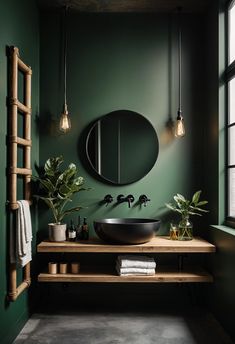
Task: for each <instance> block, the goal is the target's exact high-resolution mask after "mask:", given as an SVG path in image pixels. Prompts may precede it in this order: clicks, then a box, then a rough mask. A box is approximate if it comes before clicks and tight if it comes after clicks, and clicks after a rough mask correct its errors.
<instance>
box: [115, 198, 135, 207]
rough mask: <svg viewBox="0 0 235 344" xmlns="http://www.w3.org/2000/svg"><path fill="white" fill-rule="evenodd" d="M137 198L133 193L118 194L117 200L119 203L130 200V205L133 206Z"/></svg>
mask: <svg viewBox="0 0 235 344" xmlns="http://www.w3.org/2000/svg"><path fill="white" fill-rule="evenodd" d="M134 200H135V198H134V196H133V195H128V196H126V197H125V196H124V195H118V196H117V202H118V203H123V202H128V207H129V208H130V207H131V203H132V202H134Z"/></svg>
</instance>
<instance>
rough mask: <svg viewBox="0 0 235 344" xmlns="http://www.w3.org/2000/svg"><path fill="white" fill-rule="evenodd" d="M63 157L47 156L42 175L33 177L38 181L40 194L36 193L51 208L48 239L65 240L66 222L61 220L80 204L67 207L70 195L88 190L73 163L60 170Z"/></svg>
mask: <svg viewBox="0 0 235 344" xmlns="http://www.w3.org/2000/svg"><path fill="white" fill-rule="evenodd" d="M62 163H63V157H62V156H59V157H55V158H49V159H48V160H47V161H46V163H45V165H44V170H43V173H42V175H40V177H34V179H35V180H37V181H38V182H39V186H40V188H41V190H42V194H40V195H36V197H37V198H39V199H41V200H42V201H44V202H45V203H46V205H47V206H48V207H49V208H50V209H51V212H52V215H53V219H54V222H53V223H49V225H48V226H49V240H51V241H64V240H66V224H64V223H63V222H62V221H63V219H64V217H65V216H67V215H69V214H71V213H73V212H76V211H78V210H80V209H81V206H78V205H77V206H75V207H72V208H71V207H70V208H68V204H69V203H71V202H72V197H73V195H75V194H76V193H78V192H80V191H82V190H88V189H86V188H84V187H83V184H84V179H83V177H80V176H78V170H77V167H76V165H75V164H73V163H71V164H69V166H68V167H67V168H66V169H64V170H61V169H60V167H61V164H62Z"/></svg>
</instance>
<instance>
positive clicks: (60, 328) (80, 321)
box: [14, 310, 233, 344]
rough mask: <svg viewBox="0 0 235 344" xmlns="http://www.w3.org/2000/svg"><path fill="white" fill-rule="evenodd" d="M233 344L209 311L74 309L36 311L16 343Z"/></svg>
mask: <svg viewBox="0 0 235 344" xmlns="http://www.w3.org/2000/svg"><path fill="white" fill-rule="evenodd" d="M75 343H78V344H121V343H122V344H124V343H125V344H204V343H206V344H232V343H233V342H232V341H231V340H230V339H229V337H228V336H227V335H226V334H225V333H224V332H223V330H222V328H221V327H220V325H219V324H218V322H216V320H215V319H214V318H213V317H212V315H210V314H209V313H207V312H205V311H202V310H194V311H193V312H192V311H190V312H186V313H185V312H184V313H183V315H182V314H176V313H174V312H159V313H158V312H157V311H156V312H153V311H142V312H136V311H135V312H117V311H115V312H107V311H103V312H98V311H95V312H84V311H82V312H73V313H72V312H70V313H65V312H63V313H57V314H53V313H52V314H45V313H44V314H42V313H38V314H34V315H33V316H32V317H31V318H30V320H29V321H28V322H27V324H26V325H25V327H24V328H23V330H22V331H21V333H20V334H19V336H18V337H17V338H16V340H15V341H14V344H75Z"/></svg>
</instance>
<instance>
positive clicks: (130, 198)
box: [126, 195, 135, 208]
mask: <svg viewBox="0 0 235 344" xmlns="http://www.w3.org/2000/svg"><path fill="white" fill-rule="evenodd" d="M126 199H127V202H128V206H129V208H130V207H131V203H133V202H134V200H135V198H134V196H133V195H128V196H127V198H126Z"/></svg>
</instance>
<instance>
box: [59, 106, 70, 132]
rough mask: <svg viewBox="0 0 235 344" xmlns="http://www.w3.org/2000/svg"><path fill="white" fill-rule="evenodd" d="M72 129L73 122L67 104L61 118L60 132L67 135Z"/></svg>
mask: <svg viewBox="0 0 235 344" xmlns="http://www.w3.org/2000/svg"><path fill="white" fill-rule="evenodd" d="M70 129H71V121H70V118H69V113H68V107H67V104H65V105H64V110H63V112H62V114H61V116H60V131H62V132H63V133H67V132H68V131H69V130H70Z"/></svg>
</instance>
